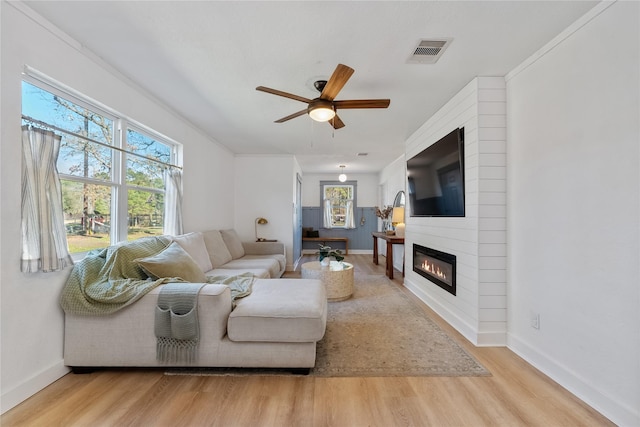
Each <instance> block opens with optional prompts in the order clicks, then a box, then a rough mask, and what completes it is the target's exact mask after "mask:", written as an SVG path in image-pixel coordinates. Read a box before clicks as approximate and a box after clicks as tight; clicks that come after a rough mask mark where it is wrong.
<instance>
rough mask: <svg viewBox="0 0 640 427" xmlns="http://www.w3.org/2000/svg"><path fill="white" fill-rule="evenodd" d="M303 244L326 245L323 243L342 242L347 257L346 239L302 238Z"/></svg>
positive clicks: (347, 241) (347, 246) (347, 239)
mask: <svg viewBox="0 0 640 427" xmlns="http://www.w3.org/2000/svg"><path fill="white" fill-rule="evenodd" d="M302 241H303V242H320V243H322V244H323V245H326V243H325V242H344V254H345V255H349V238H347V237H303V238H302Z"/></svg>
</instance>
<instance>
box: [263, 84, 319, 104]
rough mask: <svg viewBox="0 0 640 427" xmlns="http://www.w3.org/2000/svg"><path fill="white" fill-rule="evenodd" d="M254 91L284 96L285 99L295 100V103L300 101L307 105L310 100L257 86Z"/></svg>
mask: <svg viewBox="0 0 640 427" xmlns="http://www.w3.org/2000/svg"><path fill="white" fill-rule="evenodd" d="M256 90H259V91H261V92H266V93H270V94H273V95H278V96H284V97H285V98H290V99H295V100H296V101H300V102H306V103H307V104H308V103H310V102H311V100H310V99H309V98H305V97H303V96H298V95H294V94H292V93H288V92H283V91H281V90H277V89H271V88H268V87H264V86H258V87H257V88H256Z"/></svg>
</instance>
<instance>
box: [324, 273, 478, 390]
mask: <svg viewBox="0 0 640 427" xmlns="http://www.w3.org/2000/svg"><path fill="white" fill-rule="evenodd" d="M418 304H419V303H418V302H415V301H414V300H412V299H411V298H410V297H409V296H407V295H405V294H404V293H403V292H402V290H400V289H399V288H398V287H397V285H394V284H393V283H391V282H390V281H389V279H387V277H386V276H382V275H377V276H365V275H357V274H356V277H355V292H354V294H353V296H352V297H351V298H350V299H348V300H346V301H341V302H332V303H329V316H328V319H327V332H326V334H325V337H324V338H323V339H322V341H320V342H319V343H318V348H317V358H316V366H315V368H314V369H313V370H312V375H316V376H323V377H344V376H355V377H374V376H375V377H382V376H407V377H411V376H483V375H490V373H489V371H487V369H485V368H484V367H483V366H482V365H481V364H480V363H479V362H478V361H476V359H474V358H473V357H472V356H471V355H470V354H469V353H467V352H466V351H465V350H464V349H463V348H462V347H460V346H459V345H458V344H457V343H456V342H455V341H454V340H453V339H452V338H451V337H450V336H449V335H447V334H446V333H445V332H444V331H443V330H442V329H440V327H439V326H438V325H437V324H436V323H435V322H434V321H433V320H431V319H430V318H429V317H427V316H426V314H425V313H424V311H423V310H422V308H421V307H420V306H419V305H418Z"/></svg>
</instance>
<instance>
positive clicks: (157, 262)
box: [136, 242, 207, 283]
mask: <svg viewBox="0 0 640 427" xmlns="http://www.w3.org/2000/svg"><path fill="white" fill-rule="evenodd" d="M136 262H137V263H138V265H139V266H140V268H142V269H143V270H144V271H145V272H146V273H147V274H148V275H149V276H150V277H151V278H154V279H162V278H165V277H180V278H181V279H183V280H186V281H187V282H193V283H206V281H207V278H206V277H205V275H204V273H203V272H202V270H200V267H199V266H198V264H196V262H195V261H194V260H193V258H191V256H190V255H189V254H188V253H187V252H186V251H185V250H184V249H182V246H180V245H179V244H178V243H176V242H173V243H171V244H170V245H169V246H167V247H166V248H165V249H163V250H162V251H161V252H160V253H157V254H155V255H153V256H149V257H146V258H138V259H137V260H136Z"/></svg>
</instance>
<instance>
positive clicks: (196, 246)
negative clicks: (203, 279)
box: [173, 231, 213, 273]
mask: <svg viewBox="0 0 640 427" xmlns="http://www.w3.org/2000/svg"><path fill="white" fill-rule="evenodd" d="M173 240H174V242H178V244H179V245H180V246H182V249H184V250H185V251H187V253H188V254H189V255H190V256H191V258H193V260H194V261H195V262H196V264H198V266H199V267H200V270H202V272H203V273H206V272H207V271H209V270H212V269H213V266H212V265H211V259H209V252H207V246H206V245H205V243H204V237H203V236H202V233H200V232H199V231H196V232H194V233H189V234H183V235H181V236H177V237H176V238H175V239H173Z"/></svg>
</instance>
